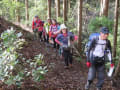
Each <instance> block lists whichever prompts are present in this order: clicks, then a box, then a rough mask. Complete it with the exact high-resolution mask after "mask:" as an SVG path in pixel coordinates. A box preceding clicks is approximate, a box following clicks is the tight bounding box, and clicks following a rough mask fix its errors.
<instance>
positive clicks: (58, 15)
mask: <svg viewBox="0 0 120 90" xmlns="http://www.w3.org/2000/svg"><path fill="white" fill-rule="evenodd" d="M56 17H57V18H58V17H60V0H56Z"/></svg>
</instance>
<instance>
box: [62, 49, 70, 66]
mask: <svg viewBox="0 0 120 90" xmlns="http://www.w3.org/2000/svg"><path fill="white" fill-rule="evenodd" d="M63 57H64V61H65V66H67V67H68V65H69V64H68V52H66V51H64V50H63Z"/></svg>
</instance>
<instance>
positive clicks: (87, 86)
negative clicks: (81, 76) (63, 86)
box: [85, 81, 90, 90]
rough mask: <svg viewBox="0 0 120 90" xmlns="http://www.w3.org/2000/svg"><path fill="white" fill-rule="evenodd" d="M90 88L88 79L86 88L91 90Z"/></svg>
mask: <svg viewBox="0 0 120 90" xmlns="http://www.w3.org/2000/svg"><path fill="white" fill-rule="evenodd" d="M89 88H90V83H89V82H88V81H87V84H86V85H85V90H89Z"/></svg>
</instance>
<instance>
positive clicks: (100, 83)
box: [96, 64, 105, 88]
mask: <svg viewBox="0 0 120 90" xmlns="http://www.w3.org/2000/svg"><path fill="white" fill-rule="evenodd" d="M97 78H98V82H97V84H96V87H97V88H102V86H103V83H104V78H105V65H104V64H102V65H99V66H98V67H97Z"/></svg>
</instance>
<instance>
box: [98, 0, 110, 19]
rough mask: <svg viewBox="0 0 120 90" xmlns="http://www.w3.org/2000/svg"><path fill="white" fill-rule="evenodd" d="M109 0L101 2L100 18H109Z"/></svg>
mask: <svg viewBox="0 0 120 90" xmlns="http://www.w3.org/2000/svg"><path fill="white" fill-rule="evenodd" d="M108 8H109V0H101V9H100V16H106V17H108Z"/></svg>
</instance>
